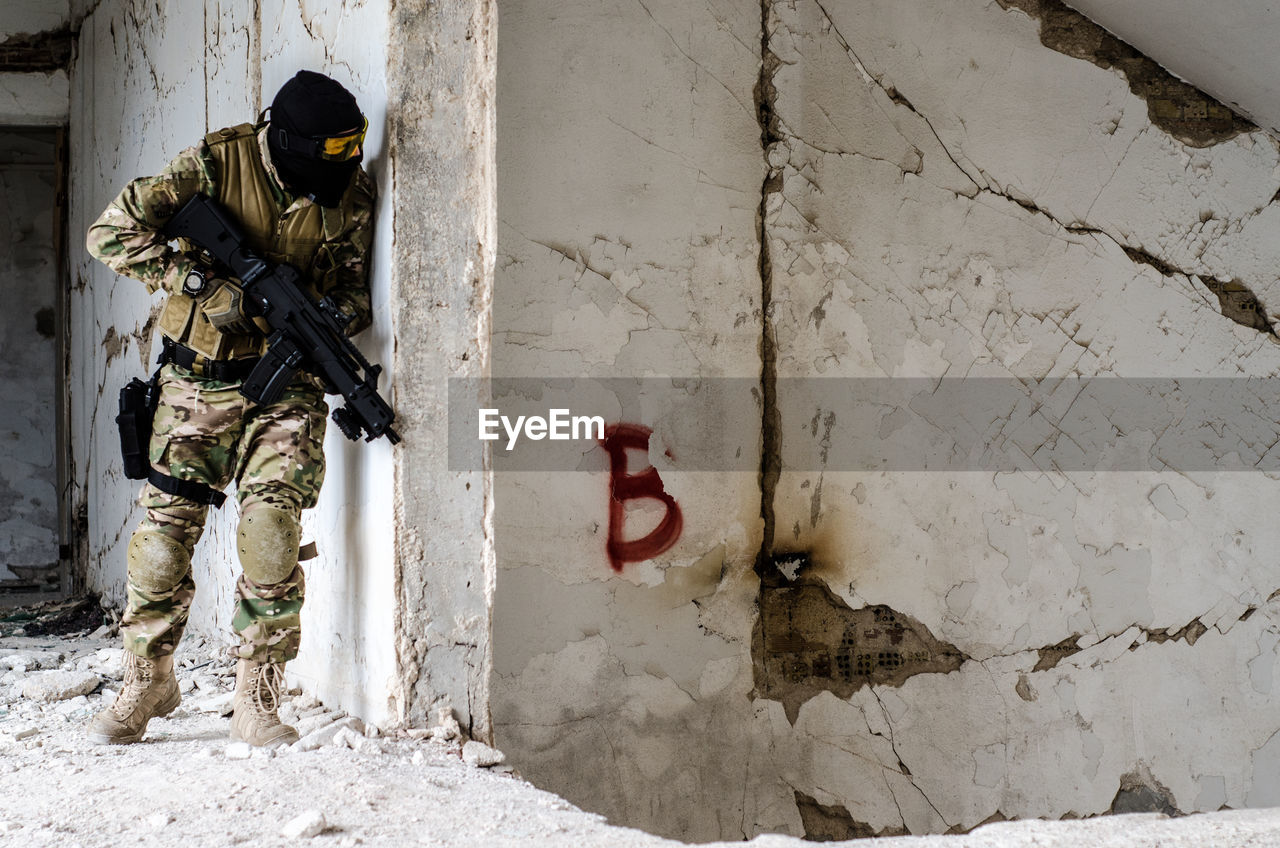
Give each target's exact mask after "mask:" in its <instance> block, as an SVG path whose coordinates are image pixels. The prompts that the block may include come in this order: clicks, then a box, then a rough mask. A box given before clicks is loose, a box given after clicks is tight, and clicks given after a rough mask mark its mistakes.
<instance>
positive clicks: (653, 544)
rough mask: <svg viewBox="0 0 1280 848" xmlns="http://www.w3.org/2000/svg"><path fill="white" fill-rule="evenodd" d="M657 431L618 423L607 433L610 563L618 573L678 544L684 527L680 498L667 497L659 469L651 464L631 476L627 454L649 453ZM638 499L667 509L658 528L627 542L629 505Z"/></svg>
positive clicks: (636, 425) (605, 446)
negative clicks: (625, 534)
mask: <svg viewBox="0 0 1280 848" xmlns="http://www.w3.org/2000/svg"><path fill="white" fill-rule="evenodd" d="M652 432H653V431H652V430H650V429H649V428H648V427H643V426H641V425H639V424H614V425H613V426H611V427H609V428H608V429H606V430H605V434H604V442H603V443H602V444H603V445H604V449H605V450H606V451H608V452H609V489H610V498H609V541H608V544H607V546H606V550H607V552H608V554H609V564H610V565H611V566H613V570H614V571H622V566H623V565H624V564H625V563H628V562H642V561H644V560H646V559H652V558H653V557H656V556H657V555H658V554H660V553H662V552H663V551H665V550H666V549H667V548H669V547H671V546H672V545H674V544H675V543H676V539H679V538H680V531H681V529H682V528H683V527H684V517H683V516H682V515H681V514H680V507H679V505H678V504H677V503H676V499H675V498H673V497H671V495H669V494H667V490H666V488H665V487H664V486H663V485H662V478H661V477H659V476H658V469H656V468H654V467H653V466H652V465H650V466H649V467H648V468H646V469H645V470H644V471H640V472H638V473H635V474H628V473H627V451H628V450H642V451H646V452H647V451H648V450H649V435H650V434H651V433H652ZM637 498H653V499H654V500H657V501H661V502H662V503H663V504H664V505H665V506H666V508H667V514H666V515H664V516H663V517H662V521H661V522H659V523H658V526H657V527H655V528H653V530H652V531H651V532H650V533H649V534H648V535H647V536H644V537H643V538H640V539H633V540H631V541H629V542H628V541H624V540H623V532H622V531H623V527H624V525H625V524H626V520H627V515H626V507H625V504H626V502H627V501H629V500H635V499H637Z"/></svg>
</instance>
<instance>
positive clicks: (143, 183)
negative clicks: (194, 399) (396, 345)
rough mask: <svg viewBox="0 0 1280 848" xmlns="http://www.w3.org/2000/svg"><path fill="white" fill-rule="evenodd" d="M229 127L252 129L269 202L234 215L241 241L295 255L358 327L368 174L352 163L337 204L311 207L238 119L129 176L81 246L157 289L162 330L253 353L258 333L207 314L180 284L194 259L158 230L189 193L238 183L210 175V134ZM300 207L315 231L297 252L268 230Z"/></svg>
mask: <svg viewBox="0 0 1280 848" xmlns="http://www.w3.org/2000/svg"><path fill="white" fill-rule="evenodd" d="M237 131H238V132H239V134H240V136H242V137H243V136H246V135H247V134H248V133H249V132H250V131H252V132H253V134H254V138H253V139H248V140H247V141H248V143H251V144H256V155H254V156H252V157H251V158H252V163H253V166H254V167H256V166H258V165H260V166H261V170H262V173H260V174H254V175H252V176H253V177H254V178H255V181H256V185H258V186H259V187H261V186H262V185H264V184H265V186H266V187H267V191H266V192H260V193H265V194H269V197H270V199H269V201H267V206H269V207H271V208H269V209H267V210H265V214H266V215H267V216H268V217H269V218H270V221H268V222H265V223H264V224H262V225H259V226H258V227H257V228H256V229H255V227H253V226H252V225H251V224H249V223H248V222H243V221H242V224H246V226H245V230H246V234H247V235H248V237H249V240H250V242H251V243H255V242H256V243H255V244H254V246H255V247H256V248H257V249H258V250H259V251H261V252H263V253H265V254H266V256H267V257H268V258H269V259H272V260H273V261H290V262H291V264H294V265H296V266H297V267H298V268H299V269H300V270H301V271H302V273H303V277H304V278H305V279H308V280H309V281H310V283H311V287H312V289H313V292H312V293H313V294H317V295H326V296H329V297H331V298H332V299H333V300H334V302H335V303H337V304H338V306H339V307H340V308H341V309H342V310H343V311H345V312H347V313H349V314H352V315H354V316H355V320H354V321H353V322H352V324H351V326H350V328H349V332H351V333H356V332H359V331H360V330H362V329H364V328H365V327H367V326H368V325H369V322H370V298H369V281H368V259H369V256H368V254H369V249H370V244H371V242H372V237H373V205H374V188H373V183H372V181H371V180H370V179H369V177H368V175H366V174H365V173H364V171H363V169H359V170H357V172H356V175H355V177H354V178H353V180H352V185H351V186H350V187H349V188H348V190H347V193H346V196H345V197H344V198H343V202H342V205H341V207H339V209H337V210H329V209H319V212H320V213H321V214H320V215H316V214H315V213H316V210H315V209H311V208H309V207H312V206H313V205H314V204H313V203H312V201H311V200H309V199H307V198H305V197H294V196H293V195H292V194H290V193H289V192H288V191H287V189H285V188H284V187H283V183H282V181H281V179H280V178H279V175H278V174H277V172H276V170H275V167H274V165H273V164H272V163H271V157H270V154H269V152H268V149H267V143H266V131H265V126H260V127H249V126H248V125H241V126H240V127H237V128H229V129H226V130H221V131H219V132H214V133H210V134H209V135H207V136H205V138H204V140H202V141H201V142H200V143H199V144H197V145H196V146H194V147H190V148H187V149H186V150H183V151H182V152H181V153H179V154H178V156H177V157H176V158H174V160H173V161H172V162H170V163H169V164H168V165H167V166H165V168H164V170H162V171H161V172H160V173H159V174H158V175H157V176H154V177H140V178H138V179H135V180H133V181H132V182H130V183H129V184H128V185H127V186H125V188H124V190H123V191H121V192H120V194H119V196H117V197H116V199H115V200H113V201H112V202H111V205H110V206H108V207H107V209H106V211H105V212H103V213H102V215H101V216H100V217H99V218H98V220H97V221H95V222H94V223H93V225H92V226H91V227H90V228H89V233H88V239H87V247H88V250H89V252H90V254H92V255H93V256H94V257H95V258H97V259H98V260H100V261H101V262H103V263H104V264H105V265H107V267H109V268H111V269H112V270H113V271H115V272H116V273H119V274H124V275H127V276H130V277H134V278H135V279H138V280H141V281H142V282H143V283H145V284H146V285H147V288H148V289H149V290H150V291H152V292H155V291H158V290H163V291H164V292H165V293H166V294H167V295H168V302H167V303H166V306H165V310H164V312H163V313H162V315H161V321H160V327H161V330H162V332H164V334H165V335H166V336H169V337H170V338H172V339H174V340H175V341H181V342H184V343H186V344H188V345H189V346H191V347H193V348H195V349H196V350H197V351H199V352H200V353H202V354H204V355H206V356H209V357H212V358H218V359H230V358H238V357H241V356H247V355H254V354H257V353H261V350H262V348H263V346H264V340H263V339H262V338H261V337H260V336H235V337H232V336H230V335H228V334H221V333H219V332H218V331H217V330H215V329H214V328H213V327H212V325H210V324H208V322H207V319H206V318H205V317H204V315H203V313H202V312H201V311H200V310H199V309H198V308H196V306H197V305H196V304H195V302H194V301H193V300H192V299H191V298H190V297H188V296H187V295H186V294H184V293H183V291H182V283H183V281H184V280H185V279H186V277H187V274H188V273H189V272H190V271H191V269H192V268H193V267H194V264H195V263H194V261H193V260H192V258H191V257H190V256H189V255H188V254H187V253H186V252H184V251H182V250H175V249H174V248H173V247H171V246H170V245H169V243H168V240H167V239H166V238H165V236H164V235H163V234H162V233H161V229H162V228H163V227H164V225H165V224H166V223H167V222H168V220H169V218H170V217H172V216H173V213H174V212H176V211H177V210H178V209H179V208H181V206H182V205H183V204H184V203H186V201H187V200H189V199H190V198H191V197H192V196H193V195H194V194H196V193H201V194H206V195H208V196H210V197H214V198H218V197H220V196H226V195H227V194H228V193H230V194H231V195H232V196H236V195H237V192H238V189H239V188H240V186H223V185H220V184H219V174H218V157H217V156H215V155H214V153H215V152H214V151H213V150H212V149H211V144H214V145H216V144H219V143H222V142H223V141H225V140H227V139H231V140H234V139H232V136H233V134H234V133H236V132H237ZM263 177H265V181H264V180H263V179H262V178H263ZM304 216H305V217H306V220H308V221H311V222H314V224H313V226H312V229H314V230H315V234H314V235H315V238H314V239H313V240H312V241H311V242H308V243H304V244H305V247H304V249H303V252H302V253H300V254H299V255H296V256H291V255H288V254H287V253H286V254H281V253H279V252H278V251H273V250H272V243H271V235H272V230H273V229H274V231H275V232H277V233H278V232H279V230H280V228H281V227H283V226H284V225H285V222H288V221H290V220H295V221H297V220H301V219H302V218H303V217H304ZM321 221H322V222H323V223H322V224H321V223H319V222H321ZM312 244H314V245H315V247H314V248H313V247H312V246H311V245H312ZM308 253H309V254H311V255H309V256H308V255H306V254H308Z"/></svg>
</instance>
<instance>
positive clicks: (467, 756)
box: [462, 739, 507, 768]
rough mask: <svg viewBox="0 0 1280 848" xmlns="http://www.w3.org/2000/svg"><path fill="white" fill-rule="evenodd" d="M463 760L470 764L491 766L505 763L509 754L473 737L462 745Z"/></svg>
mask: <svg viewBox="0 0 1280 848" xmlns="http://www.w3.org/2000/svg"><path fill="white" fill-rule="evenodd" d="M462 760H463V762H465V763H466V764H467V765H469V766H475V767H476V768H489V767H491V766H500V765H502V764H503V763H505V762H506V761H507V755H506V754H504V753H502V752H501V751H499V750H498V749H497V748H491V747H489V746H488V745H486V744H484V743H483V742H477V741H475V740H474V739H472V740H470V741H469V742H467V743H466V744H465V745H463V746H462Z"/></svg>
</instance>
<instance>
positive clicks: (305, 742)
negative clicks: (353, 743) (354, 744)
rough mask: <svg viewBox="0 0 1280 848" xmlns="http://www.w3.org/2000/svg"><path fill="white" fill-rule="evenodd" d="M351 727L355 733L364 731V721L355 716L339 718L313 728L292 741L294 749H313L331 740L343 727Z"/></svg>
mask: <svg viewBox="0 0 1280 848" xmlns="http://www.w3.org/2000/svg"><path fill="white" fill-rule="evenodd" d="M348 728H349V729H351V730H352V731H353V732H355V733H363V732H364V722H362V721H360V719H358V718H356V717H355V716H348V717H347V718H343V719H339V720H337V721H335V722H333V723H331V724H327V725H325V726H324V727H321V728H319V729H318V730H313V731H312V732H310V733H308V734H307V735H306V736H303V737H302V738H301V739H299V740H298V741H297V742H294V743H293V748H294V750H295V751H314V750H316V749H317V748H322V747H324V746H325V745H328V744H329V743H331V742H333V740H334V737H335V736H337V735H338V733H339V732H340V731H342V730H344V729H348Z"/></svg>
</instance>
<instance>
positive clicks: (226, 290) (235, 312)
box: [200, 280, 260, 335]
mask: <svg viewBox="0 0 1280 848" xmlns="http://www.w3.org/2000/svg"><path fill="white" fill-rule="evenodd" d="M246 304H247V301H246V299H245V296H244V289H242V288H240V286H238V285H236V284H235V283H233V282H231V281H230V280H211V281H210V286H209V294H207V295H205V296H204V297H203V298H201V300H200V310H201V311H202V312H204V316H205V317H206V318H208V319H209V323H210V324H212V325H213V326H214V327H217V328H218V330H220V331H221V332H223V333H238V334H240V335H258V334H260V331H259V328H258V325H257V324H256V323H254V321H253V318H252V316H250V315H249V314H248V313H247V312H245V308H244V307H245V306H246Z"/></svg>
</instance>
